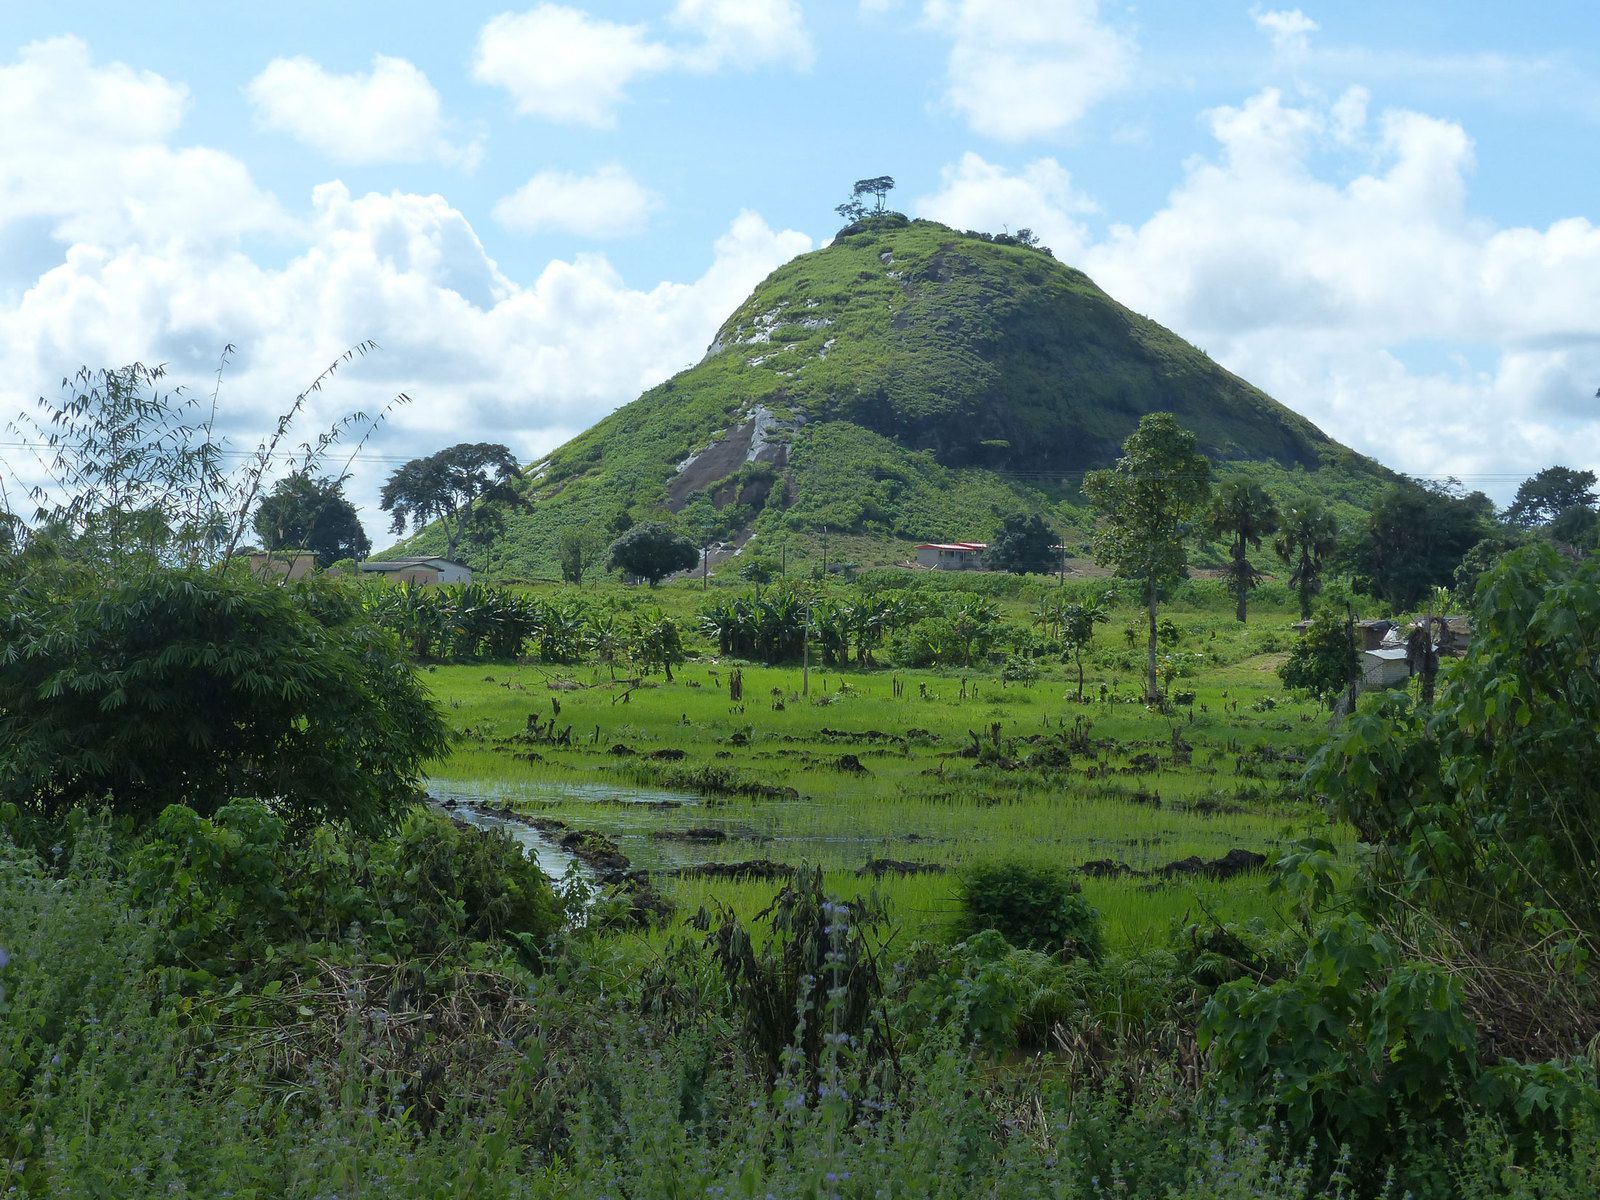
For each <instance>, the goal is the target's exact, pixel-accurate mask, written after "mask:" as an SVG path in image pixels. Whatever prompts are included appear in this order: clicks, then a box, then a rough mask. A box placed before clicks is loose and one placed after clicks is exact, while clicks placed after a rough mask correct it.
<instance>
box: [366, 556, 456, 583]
mask: <svg viewBox="0 0 1600 1200" xmlns="http://www.w3.org/2000/svg"><path fill="white" fill-rule="evenodd" d="M356 569H357V570H358V571H361V572H363V573H366V574H372V575H381V576H382V577H383V578H385V579H388V580H390V581H392V582H394V583H422V584H430V583H471V582H472V568H471V567H469V566H467V565H466V564H465V563H458V562H456V561H455V559H453V558H444V557H441V556H439V555H430V556H425V557H422V558H385V559H376V558H369V559H367V560H366V561H365V562H360V563H357V564H356Z"/></svg>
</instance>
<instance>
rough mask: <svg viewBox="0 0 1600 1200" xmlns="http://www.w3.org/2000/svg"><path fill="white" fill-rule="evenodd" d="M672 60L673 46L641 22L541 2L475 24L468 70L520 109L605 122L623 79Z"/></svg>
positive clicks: (621, 93) (610, 120)
mask: <svg viewBox="0 0 1600 1200" xmlns="http://www.w3.org/2000/svg"><path fill="white" fill-rule="evenodd" d="M671 64H672V52H671V51H670V50H668V49H667V47H665V46H663V45H661V44H659V43H658V42H655V41H652V40H651V39H650V37H649V33H648V31H647V30H646V28H645V27H644V26H643V25H623V24H619V23H617V22H614V21H605V20H601V19H600V18H598V17H591V16H590V15H589V14H588V13H586V12H583V11H582V10H580V9H576V8H568V7H566V6H564V5H560V4H540V5H538V6H537V7H535V8H531V9H529V10H528V11H527V12H521V13H501V14H500V15H499V16H497V17H495V18H493V19H492V20H491V21H489V23H488V24H486V25H485V26H484V27H483V28H482V29H481V30H480V31H479V33H478V48H477V55H476V57H475V58H474V60H473V64H472V74H473V77H474V78H476V79H477V80H478V81H479V82H480V83H488V84H493V85H495V86H497V87H501V88H504V89H505V90H506V91H507V92H508V93H509V94H510V96H511V99H512V101H513V103H514V104H515V105H516V109H517V111H518V112H519V113H521V114H522V115H523V116H525V117H541V118H544V119H546V120H551V121H564V122H571V123H573V124H579V125H593V126H597V127H601V128H608V127H610V126H612V125H615V124H616V119H617V118H616V113H617V108H618V107H619V106H620V105H621V103H622V101H623V99H624V97H625V96H626V95H627V90H628V85H629V84H631V83H632V82H633V81H634V80H635V79H638V78H641V77H643V76H647V75H651V74H654V73H656V72H658V71H664V70H666V69H667V67H669V66H670V65H671Z"/></svg>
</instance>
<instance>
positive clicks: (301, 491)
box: [255, 472, 372, 567]
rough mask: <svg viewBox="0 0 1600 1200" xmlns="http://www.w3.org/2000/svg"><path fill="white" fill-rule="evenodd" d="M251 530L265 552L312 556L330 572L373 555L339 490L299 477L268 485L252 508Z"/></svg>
mask: <svg viewBox="0 0 1600 1200" xmlns="http://www.w3.org/2000/svg"><path fill="white" fill-rule="evenodd" d="M255 530H256V536H258V537H259V538H260V539H261V543H262V546H263V547H264V548H265V549H267V550H282V549H285V548H289V549H303V550H310V551H312V553H314V554H315V555H316V558H317V565H318V566H319V567H329V566H332V565H333V564H334V563H335V562H337V561H338V560H339V559H341V558H365V557H366V556H367V555H368V554H369V553H371V551H372V542H371V541H370V540H369V539H368V538H367V534H366V531H365V530H364V529H362V528H361V518H360V517H358V516H357V515H356V509H355V505H353V504H351V503H350V501H349V500H347V499H346V498H345V495H344V488H343V485H341V484H340V482H339V481H338V480H337V479H329V478H322V479H313V478H312V477H311V476H310V475H307V474H304V473H302V472H296V473H295V474H292V475H287V476H285V477H284V478H282V479H280V480H278V482H277V483H275V484H273V485H272V490H271V491H270V492H268V493H267V495H266V496H265V497H263V498H262V501H261V503H260V505H259V506H258V507H257V508H256V515H255Z"/></svg>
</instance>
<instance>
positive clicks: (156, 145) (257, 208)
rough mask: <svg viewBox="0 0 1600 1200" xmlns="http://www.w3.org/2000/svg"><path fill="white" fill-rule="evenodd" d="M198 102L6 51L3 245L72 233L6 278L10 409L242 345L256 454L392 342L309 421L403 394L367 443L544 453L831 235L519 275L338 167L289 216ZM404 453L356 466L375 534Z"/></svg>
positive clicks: (2, 316)
mask: <svg viewBox="0 0 1600 1200" xmlns="http://www.w3.org/2000/svg"><path fill="white" fill-rule="evenodd" d="M184 104H185V95H184V91H183V89H182V88H181V87H179V86H177V85H175V84H173V83H171V82H169V81H167V80H164V79H162V78H161V77H160V76H157V75H153V74H150V73H147V72H136V71H133V70H131V69H129V68H128V67H125V66H122V65H120V64H110V65H105V66H100V65H96V64H94V63H93V62H92V61H91V59H90V58H89V55H88V53H87V50H86V48H85V47H84V46H83V44H82V43H81V42H77V41H74V40H71V39H63V40H60V41H58V42H53V43H41V44H39V45H37V46H31V47H29V48H27V49H26V50H24V51H23V52H22V54H21V56H20V57H19V58H18V60H17V61H16V62H15V63H14V64H11V65H5V66H0V242H4V241H6V240H8V235H9V233H11V232H14V231H15V230H16V229H17V228H19V227H20V226H23V225H29V223H32V222H37V221H39V220H48V221H49V222H51V225H50V227H49V229H48V230H47V233H48V234H50V235H53V236H54V239H55V241H54V253H53V254H52V255H51V261H50V262H48V263H45V264H43V265H41V266H40V268H39V269H38V270H37V271H34V272H33V273H32V274H30V275H29V277H28V278H26V279H25V280H24V281H23V282H24V284H25V286H22V287H19V288H17V289H15V291H14V292H13V291H12V290H10V289H8V288H6V287H4V286H0V411H5V412H8V413H9V412H16V411H19V410H25V409H29V408H31V405H32V399H33V397H36V396H38V395H40V394H41V393H45V392H48V391H50V389H51V387H52V386H53V383H54V381H57V380H59V379H61V378H62V376H63V375H66V374H69V373H70V372H72V371H74V370H76V368H77V367H78V366H80V365H83V364H87V365H90V366H96V367H98V366H115V365H120V364H123V363H127V362H132V361H135V360H140V361H144V362H149V363H155V362H165V363H168V364H170V367H171V371H172V379H173V381H174V382H187V383H189V384H191V385H197V386H199V387H208V386H209V374H210V371H211V370H212V369H213V368H214V366H215V364H216V361H217V356H218V354H219V352H220V351H221V348H222V346H223V345H224V344H226V343H233V344H234V345H236V346H237V347H238V354H237V356H236V358H235V360H234V362H233V364H232V365H231V366H230V368H229V369H228V371H227V373H226V375H225V377H224V381H223V387H222V405H223V407H222V413H221V425H222V431H223V432H224V433H225V434H226V435H227V436H228V437H229V439H230V441H231V444H233V445H234V446H236V447H239V448H248V447H249V446H251V445H253V444H254V442H255V440H256V439H257V438H258V437H259V436H260V435H261V434H262V433H264V432H265V431H267V430H268V429H270V426H271V421H272V419H273V417H274V416H275V415H276V414H277V413H279V412H281V411H283V410H284V408H285V407H286V406H287V405H288V404H289V402H290V401H291V400H292V399H293V397H294V396H295V395H296V393H298V392H299V391H300V390H301V389H302V388H304V387H305V386H306V384H307V383H309V382H310V380H311V379H312V378H314V377H315V375H316V374H317V372H318V371H319V370H320V369H321V368H322V367H324V366H325V365H327V363H328V362H330V361H331V360H332V359H333V358H334V357H335V356H337V355H338V354H339V353H341V352H342V351H343V350H344V349H345V348H346V347H348V346H350V345H353V344H355V343H356V342H359V341H361V340H363V339H368V338H371V339H374V340H376V341H377V342H378V343H379V344H380V346H381V350H380V351H379V352H377V353H375V354H372V355H369V356H367V357H365V358H361V359H358V360H357V361H356V362H354V363H352V364H350V365H348V366H346V367H345V368H344V369H343V370H342V371H341V373H340V374H339V376H338V377H337V378H336V379H335V380H334V381H333V382H332V384H331V385H330V386H328V387H326V388H324V389H323V390H322V391H321V392H319V393H317V394H316V395H314V396H312V397H311V398H310V405H309V408H308V409H307V411H306V413H305V415H304V418H303V420H302V423H301V424H300V426H299V431H300V432H301V433H302V434H304V435H306V436H310V435H313V434H314V433H315V432H316V431H317V430H318V429H320V428H325V427H326V426H327V425H329V424H331V423H332V422H333V421H334V420H336V419H337V418H338V417H340V416H342V415H343V414H345V413H347V412H351V411H354V410H358V409H359V410H364V411H367V412H377V411H379V410H381V409H383V408H384V406H385V405H386V404H387V403H388V402H389V401H390V400H391V399H392V398H393V397H394V396H396V395H397V394H398V393H401V392H405V393H406V394H408V395H409V396H410V397H412V402H411V403H410V404H409V405H406V406H403V407H401V408H399V409H398V410H396V411H395V412H394V414H393V415H392V417H391V418H390V420H389V421H388V422H387V424H385V425H384V426H383V427H382V428H381V429H380V430H379V432H378V434H377V436H376V439H375V441H374V442H373V444H372V445H371V446H370V447H369V448H368V453H369V454H371V455H382V456H399V457H410V456H413V455H416V454H421V453H428V452H431V451H433V450H436V449H438V448H439V447H440V446H441V445H447V444H449V443H451V442H454V441H459V440H461V438H462V437H464V436H467V435H468V434H470V435H471V436H472V437H473V438H475V439H478V438H481V439H483V440H490V441H503V442H505V443H506V444H507V445H509V446H511V447H512V449H513V450H514V451H515V452H516V453H517V454H518V455H519V456H520V457H522V458H523V459H524V460H527V459H531V458H533V457H534V456H536V455H538V454H540V453H543V452H544V451H547V450H549V449H551V448H553V447H554V446H555V445H558V444H559V443H560V442H562V441H564V440H566V438H567V437H569V436H571V435H572V434H573V433H576V432H577V431H579V430H581V429H583V428H586V427H587V426H589V425H590V424H592V423H593V422H594V421H595V420H597V419H598V418H599V417H601V416H603V415H604V414H605V413H607V412H609V411H610V410H611V409H613V408H615V407H616V406H618V405H620V404H623V403H626V402H627V401H629V400H632V399H634V398H635V397H636V396H637V395H638V394H639V393H640V392H641V391H642V390H644V389H645V388H647V387H649V386H652V385H653V384H655V383H658V382H660V381H661V380H662V379H664V378H666V377H667V376H668V375H670V374H671V373H673V372H675V371H677V370H680V369H682V368H684V367H686V366H689V365H690V364H692V363H693V362H695V361H697V360H698V358H699V357H700V356H701V354H702V353H703V351H704V348H705V346H706V345H707V343H709V342H710V340H711V338H712V336H713V335H714V333H715V331H716V329H717V326H718V325H719V324H720V323H721V322H722V320H723V319H724V318H725V317H726V316H727V314H728V313H729V312H730V311H732V309H733V308H734V307H735V306H737V305H738V303H739V302H740V301H742V300H743V299H744V297H745V296H746V295H747V294H748V293H749V291H750V289H751V288H752V287H754V286H755V284H756V283H757V282H759V281H760V280H761V279H762V278H763V277H764V276H765V275H767V274H768V273H769V272H770V271H772V270H773V269H774V268H775V267H777V266H778V265H780V264H781V263H783V262H784V261H786V260H787V259H789V258H791V257H793V256H794V255H796V254H798V253H801V252H802V251H804V250H807V249H809V248H810V246H811V240H810V238H808V237H807V236H806V235H804V234H801V233H797V232H794V231H792V230H774V229H772V228H771V227H769V226H768V225H767V224H766V223H765V222H764V221H763V220H762V219H761V218H760V217H759V216H757V215H755V214H753V213H741V214H739V215H738V216H737V217H736V218H735V219H734V220H732V222H731V223H730V224H729V226H728V228H727V230H726V231H725V232H724V233H723V234H722V235H721V236H720V237H719V238H718V239H717V240H716V242H715V244H714V245H713V246H712V247H710V248H709V252H708V255H707V263H706V266H705V268H704V270H703V271H702V272H701V273H700V274H699V275H698V277H697V278H694V279H692V280H690V281H687V282H664V283H660V284H657V285H655V286H654V287H650V288H638V287H634V286H632V285H630V284H629V283H628V281H627V280H625V279H624V278H623V277H622V276H621V275H620V274H619V272H618V271H617V270H616V269H615V267H613V266H612V265H611V263H610V262H609V261H608V260H607V259H606V258H604V257H603V256H600V255H596V254H586V255H579V256H577V257H575V258H573V259H571V260H570V261H564V260H557V261H553V262H550V263H548V264H547V265H546V266H544V267H543V268H542V269H541V270H539V271H538V272H537V274H536V275H535V276H534V277H533V278H531V279H529V280H514V279H511V278H509V277H508V276H507V275H506V274H505V273H504V272H503V271H502V270H501V269H500V268H499V267H498V265H497V264H496V263H495V262H494V261H493V259H492V258H491V257H490V256H489V254H488V253H487V251H486V249H485V247H484V246H483V244H482V242H481V241H480V239H479V237H478V235H477V233H476V231H475V230H474V229H473V226H472V223H471V222H470V221H469V220H468V219H467V217H466V216H465V215H464V214H463V213H462V212H460V211H459V210H458V209H456V208H455V207H454V206H453V205H452V204H450V203H449V201H447V200H446V199H445V198H444V197H442V196H438V195H417V194H413V193H409V192H404V191H396V192H391V193H387V194H380V193H369V194H365V195H361V194H354V193H352V192H351V191H350V190H349V188H348V187H346V186H345V185H344V184H342V183H327V184H323V185H321V186H319V187H317V188H316V189H314V191H313V192H312V194H311V196H310V197H309V202H308V203H307V204H306V205H305V207H304V209H303V211H300V212H298V213H296V214H295V215H294V216H293V217H290V216H287V215H285V213H284V212H283V210H282V208H281V206H279V205H278V203H277V202H276V201H275V200H273V199H272V198H271V197H270V196H267V195H265V194H263V193H261V192H260V191H258V190H257V189H255V187H254V185H253V184H251V183H250V181H249V176H248V173H246V172H245V171H244V170H243V168H242V167H241V166H240V165H239V164H238V163H237V162H235V161H234V160H232V159H231V158H228V156H226V155H221V154H219V153H217V152H216V151H212V150H191V149H178V148H175V147H174V145H173V143H174V142H175V140H176V139H177V137H178V135H179V131H180V125H181V121H182V115H183V108H184ZM80 164H81V165H80ZM141 164H143V165H141ZM601 174H602V175H603V174H604V172H602V173H601ZM108 179H109V180H111V181H112V183H110V184H107V182H106V181H107V180H108ZM180 183H181V186H180ZM29 227H30V228H31V225H29ZM264 230H266V231H272V232H273V233H275V234H276V235H277V241H276V243H275V245H274V247H273V257H272V261H271V262H270V263H269V262H267V261H264V260H262V259H259V258H257V257H255V256H254V250H255V248H256V242H255V240H254V238H253V237H252V238H248V239H247V238H246V237H245V235H246V234H252V235H253V234H257V233H260V232H262V231H264ZM46 244H47V245H49V244H50V242H49V239H48V237H47V240H46ZM3 282H4V281H0V284H3ZM391 468H392V463H390V462H387V461H383V459H381V458H367V457H364V458H362V459H359V460H357V461H356V462H355V463H354V470H355V476H354V479H353V481H352V484H351V493H352V496H353V498H354V499H355V500H356V502H357V503H358V505H360V506H362V508H363V518H364V520H365V522H366V524H367V527H368V530H369V532H371V533H373V534H378V533H380V531H381V528H382V524H383V523H382V521H381V514H379V513H378V512H377V504H376V502H377V494H378V490H379V488H380V486H381V484H382V481H383V478H384V477H385V476H386V474H387V472H388V471H389V470H390V469H391ZM28 469H29V468H28V466H27V460H26V455H25V454H19V453H18V452H17V451H16V450H15V449H14V448H13V449H12V450H10V451H7V452H6V453H5V457H4V459H3V460H0V471H4V472H5V473H7V474H13V473H15V474H20V475H23V476H24V477H26V481H28V482H36V481H37V478H38V477H37V475H35V476H32V477H27V474H26V473H27V471H28ZM12 482H13V483H15V482H16V481H15V480H13V481H12ZM12 490H13V492H15V488H14V487H13V488H12Z"/></svg>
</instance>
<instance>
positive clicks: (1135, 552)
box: [1083, 413, 1211, 701]
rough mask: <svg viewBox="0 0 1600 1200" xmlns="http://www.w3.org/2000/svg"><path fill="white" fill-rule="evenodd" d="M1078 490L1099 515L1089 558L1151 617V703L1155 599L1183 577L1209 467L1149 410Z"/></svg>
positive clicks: (1171, 421) (1186, 438)
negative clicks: (1125, 583)
mask: <svg viewBox="0 0 1600 1200" xmlns="http://www.w3.org/2000/svg"><path fill="white" fill-rule="evenodd" d="M1083 491H1084V495H1085V496H1087V497H1088V498H1089V503H1090V504H1091V505H1092V506H1093V507H1094V510H1095V513H1096V515H1097V516H1098V517H1099V518H1100V525H1099V526H1098V527H1097V528H1096V530H1095V535H1094V552H1095V558H1096V559H1097V560H1099V561H1100V562H1102V563H1104V564H1106V565H1108V566H1111V567H1114V568H1115V569H1116V571H1117V574H1119V575H1121V576H1123V577H1124V578H1126V579H1135V580H1138V581H1139V583H1140V584H1141V585H1142V588H1143V590H1144V594H1145V602H1146V608H1147V611H1148V615H1149V618H1150V622H1149V623H1150V637H1149V647H1148V653H1147V656H1146V672H1145V698H1146V699H1147V700H1151V701H1154V700H1156V699H1158V698H1159V697H1160V689H1159V687H1158V685H1157V683H1156V601H1157V598H1158V596H1159V595H1160V592H1161V589H1162V588H1163V587H1165V586H1167V585H1168V584H1171V583H1174V582H1176V581H1177V580H1179V579H1181V578H1183V574H1184V571H1185V569H1186V568H1187V565H1188V561H1189V559H1188V553H1187V550H1186V546H1185V543H1186V542H1187V541H1188V539H1189V538H1190V537H1191V536H1192V535H1193V532H1194V530H1193V529H1192V528H1191V525H1192V523H1193V521H1194V520H1195V519H1196V518H1197V517H1198V516H1199V514H1200V512H1201V511H1202V508H1203V506H1204V504H1205V502H1206V500H1207V498H1208V497H1209V495H1210V493H1211V464H1210V462H1209V461H1207V459H1206V457H1205V455H1203V454H1201V453H1200V452H1199V451H1198V450H1197V449H1196V448H1195V436H1194V434H1192V433H1190V432H1189V431H1188V430H1186V429H1184V428H1183V427H1182V426H1181V425H1179V424H1178V422H1177V419H1176V418H1175V417H1174V416H1173V415H1172V414H1171V413H1151V414H1150V415H1149V416H1146V417H1144V418H1142V419H1141V420H1140V422H1139V428H1138V429H1137V430H1135V431H1134V433H1132V434H1131V435H1130V436H1129V437H1128V440H1127V441H1126V442H1125V443H1123V454H1122V457H1121V458H1119V459H1118V460H1117V464H1116V466H1114V467H1112V468H1110V469H1109V470H1105V471H1091V472H1089V474H1088V475H1086V476H1084V480H1083Z"/></svg>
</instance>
